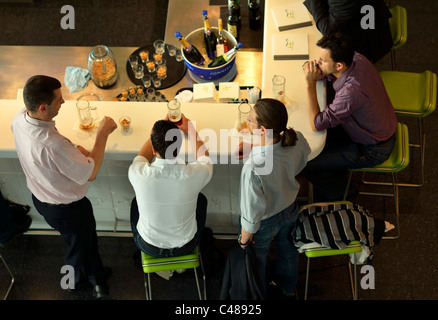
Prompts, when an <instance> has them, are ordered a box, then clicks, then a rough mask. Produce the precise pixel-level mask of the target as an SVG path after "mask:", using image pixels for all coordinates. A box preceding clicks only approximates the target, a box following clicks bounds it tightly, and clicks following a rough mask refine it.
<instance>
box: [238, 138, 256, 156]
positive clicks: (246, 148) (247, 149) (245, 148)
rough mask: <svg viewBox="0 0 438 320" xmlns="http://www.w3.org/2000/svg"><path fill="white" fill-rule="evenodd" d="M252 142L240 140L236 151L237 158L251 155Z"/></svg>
mask: <svg viewBox="0 0 438 320" xmlns="http://www.w3.org/2000/svg"><path fill="white" fill-rule="evenodd" d="M251 149H252V144H250V143H247V142H244V141H242V142H240V143H239V146H238V147H237V150H236V151H235V156H236V159H243V158H246V157H248V156H249V154H250V153H251Z"/></svg>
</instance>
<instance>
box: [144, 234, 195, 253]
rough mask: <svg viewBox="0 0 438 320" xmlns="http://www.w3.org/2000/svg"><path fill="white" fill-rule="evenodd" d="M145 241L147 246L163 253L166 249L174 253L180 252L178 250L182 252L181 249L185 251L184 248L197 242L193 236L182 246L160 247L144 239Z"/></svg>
mask: <svg viewBox="0 0 438 320" xmlns="http://www.w3.org/2000/svg"><path fill="white" fill-rule="evenodd" d="M142 240H143V239H142ZM143 242H144V244H145V245H146V246H148V247H149V248H151V249H152V250H155V251H157V252H160V251H163V253H164V252H166V251H169V252H172V253H178V252H181V251H183V250H186V249H188V248H190V247H191V246H192V245H193V244H194V243H195V238H193V239H192V240H190V241H189V242H187V243H186V244H185V245H183V246H182V247H179V248H171V249H163V248H158V247H156V246H154V245H152V244H150V243H147V242H146V241H144V240H143Z"/></svg>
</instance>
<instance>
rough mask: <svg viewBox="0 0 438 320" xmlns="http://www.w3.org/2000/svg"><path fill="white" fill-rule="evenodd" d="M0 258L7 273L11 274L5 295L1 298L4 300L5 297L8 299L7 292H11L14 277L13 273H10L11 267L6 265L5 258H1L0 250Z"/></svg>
mask: <svg viewBox="0 0 438 320" xmlns="http://www.w3.org/2000/svg"><path fill="white" fill-rule="evenodd" d="M0 259H1V260H2V261H3V264H4V265H5V267H6V270H7V271H8V273H9V275H10V276H11V282H10V284H9V287H8V290H7V291H6V295H5V297H4V298H3V300H6V299H8V296H9V292H11V289H12V286H13V285H14V283H15V277H14V275H13V274H12V272H11V269H9V266H8V264H7V263H6V261H5V259H4V258H3V256H2V254H1V252H0Z"/></svg>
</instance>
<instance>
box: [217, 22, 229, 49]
mask: <svg viewBox="0 0 438 320" xmlns="http://www.w3.org/2000/svg"><path fill="white" fill-rule="evenodd" d="M217 22H218V28H219V32H218V36H217V41H216V55H217V56H218V57H219V56H221V55H223V54H224V53H225V52H227V51H228V39H227V37H226V36H225V35H224V33H223V31H224V27H223V25H222V19H218V20H217Z"/></svg>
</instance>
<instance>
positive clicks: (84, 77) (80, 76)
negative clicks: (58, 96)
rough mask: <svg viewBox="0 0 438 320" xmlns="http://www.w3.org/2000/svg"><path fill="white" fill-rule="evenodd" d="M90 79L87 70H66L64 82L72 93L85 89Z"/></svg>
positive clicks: (73, 68)
mask: <svg viewBox="0 0 438 320" xmlns="http://www.w3.org/2000/svg"><path fill="white" fill-rule="evenodd" d="M90 79H91V75H90V73H89V72H88V70H87V69H81V68H78V67H67V68H65V77H64V82H65V85H66V86H67V88H68V89H69V90H70V93H74V92H78V91H81V90H83V89H85V88H86V87H87V86H88V81H89V80H90Z"/></svg>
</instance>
